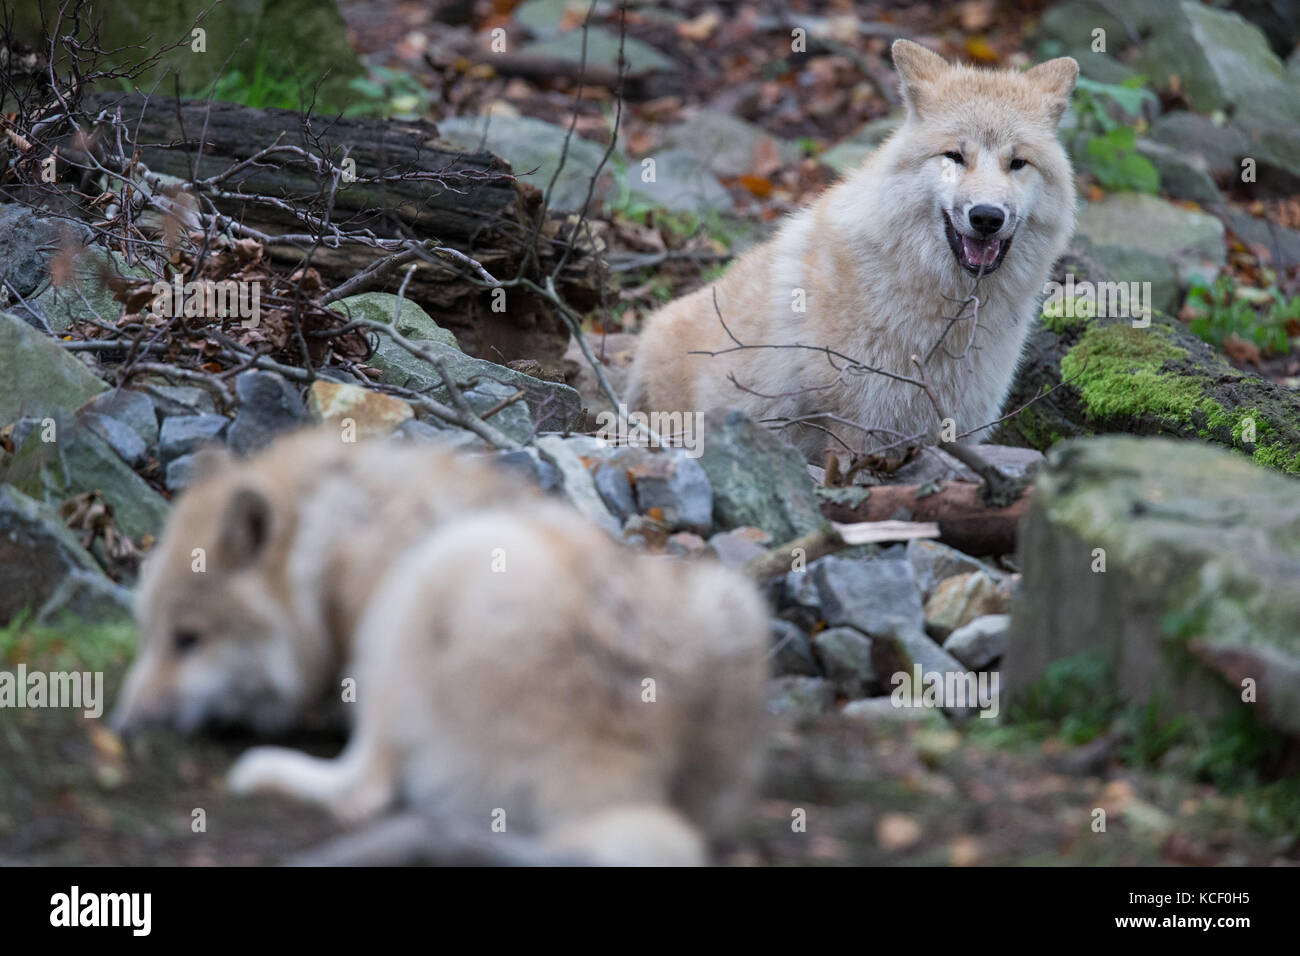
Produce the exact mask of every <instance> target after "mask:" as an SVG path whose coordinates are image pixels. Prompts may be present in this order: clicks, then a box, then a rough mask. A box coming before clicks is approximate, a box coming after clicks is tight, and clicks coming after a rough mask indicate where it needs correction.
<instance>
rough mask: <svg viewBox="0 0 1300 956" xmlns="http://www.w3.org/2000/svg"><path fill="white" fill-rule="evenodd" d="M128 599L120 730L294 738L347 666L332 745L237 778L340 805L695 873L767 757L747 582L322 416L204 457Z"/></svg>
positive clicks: (441, 456) (249, 787)
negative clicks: (349, 691) (247, 453)
mask: <svg viewBox="0 0 1300 956" xmlns="http://www.w3.org/2000/svg"><path fill="white" fill-rule="evenodd" d="M195 549H202V550H201V551H196V550H195ZM198 555H202V556H203V558H204V560H205V562H206V566H205V568H204V570H203V571H202V573H196V570H195V569H196V567H197V565H196V563H195V562H196V556H198ZM138 616H139V619H140V624H141V635H142V636H141V639H142V648H141V652H140V656H139V658H138V660H137V661H136V663H135V664H134V665H133V667H132V669H131V671H130V673H129V674H128V676H127V680H126V684H125V687H124V691H123V694H122V699H121V702H120V705H119V708H118V711H117V714H116V715H115V722H116V724H117V725H118V726H119V728H121V729H123V730H124V731H129V730H131V729H133V728H135V727H138V726H140V725H142V724H146V723H154V722H156V723H169V724H171V725H173V726H175V727H177V728H179V729H181V730H184V731H189V730H193V729H196V728H198V727H199V726H201V725H203V724H206V723H208V722H211V721H225V722H240V723H247V724H251V725H252V726H253V727H255V728H257V729H259V730H262V731H266V732H270V731H276V730H281V729H284V728H287V727H290V726H292V725H294V724H295V723H296V722H298V721H299V720H300V718H301V717H302V716H303V715H304V713H305V712H306V711H307V710H309V709H310V708H311V707H312V705H314V704H316V703H317V702H319V701H321V700H325V699H329V698H331V697H332V698H333V699H334V701H335V702H337V701H338V700H339V698H340V697H341V690H340V682H341V680H342V679H344V678H347V677H352V678H354V679H355V686H356V703H355V705H353V706H354V707H355V712H354V713H355V716H354V719H353V725H354V726H353V732H352V736H351V738H350V740H349V742H348V744H347V746H346V748H345V749H344V751H343V752H342V754H341V755H340V756H339V757H338V758H337V759H333V760H328V759H318V758H314V757H310V756H308V755H306V754H303V753H300V752H298V751H294V750H289V749H285V748H278V747H259V748H255V749H253V750H251V751H249V752H248V753H247V754H245V755H244V756H243V757H242V758H241V759H240V760H239V761H238V763H236V765H235V766H234V767H233V768H232V770H231V774H230V785H231V787H232V789H234V790H236V791H239V792H248V791H254V790H272V791H279V792H282V793H286V794H289V795H292V796H295V797H299V798H302V799H306V800H311V801H314V802H318V803H321V804H324V805H326V806H327V807H329V808H330V809H331V810H333V811H334V812H335V813H336V814H337V815H338V816H340V817H342V818H344V819H347V820H359V819H362V818H367V817H372V816H375V815H377V814H379V813H380V812H381V811H383V810H385V809H387V808H388V807H390V806H391V805H393V804H395V803H397V802H398V801H399V800H404V801H405V802H406V803H408V804H410V805H411V806H412V807H414V808H417V809H418V808H419V807H421V806H425V807H431V808H433V807H436V808H437V810H438V812H439V814H440V815H441V816H442V817H443V818H444V819H455V820H457V821H458V822H461V823H463V824H465V826H466V827H481V828H482V832H484V833H488V832H490V831H491V827H492V824H493V822H494V815H495V817H501V816H502V814H504V820H505V822H506V826H507V828H508V830H509V832H510V833H521V834H535V835H537V836H538V837H539V838H540V840H541V843H542V844H543V845H544V846H545V847H547V848H548V849H553V850H555V851H557V852H560V853H572V854H578V855H580V856H582V857H585V858H587V859H590V860H594V861H597V862H602V863H654V864H695V863H702V862H705V860H706V839H707V837H708V836H710V835H713V834H716V833H718V832H720V831H721V830H723V829H725V828H726V827H727V825H728V824H734V823H735V822H737V820H738V819H739V818H740V816H741V814H742V811H743V806H744V803H745V799H746V797H747V795H748V793H749V792H750V790H751V788H752V785H753V783H754V780H755V777H756V774H757V770H758V763H759V758H758V754H759V730H760V723H761V716H762V714H761V712H762V700H763V689H764V678H765V675H766V667H765V660H764V654H765V651H766V646H767V616H766V611H765V608H764V606H763V603H762V601H761V599H760V598H759V596H758V594H757V591H756V590H755V589H754V587H753V586H752V585H751V584H749V583H748V582H747V581H746V580H745V579H743V578H742V577H740V576H739V575H738V574H736V573H734V572H731V571H728V570H726V569H725V568H723V567H721V566H720V565H714V564H708V563H694V564H689V565H687V564H684V563H680V562H676V561H672V560H669V559H662V558H651V557H646V556H637V555H635V554H633V553H632V552H630V551H627V550H625V549H624V548H623V547H621V546H620V545H619V544H617V543H616V542H615V541H613V540H612V539H610V538H609V537H608V536H606V535H605V534H604V533H603V532H601V531H600V530H598V529H596V528H594V527H592V526H591V525H589V524H587V523H586V522H585V521H584V520H583V519H582V518H581V517H580V516H579V515H578V514H577V513H576V512H574V511H573V510H572V509H571V508H569V507H568V506H567V505H565V504H563V503H561V502H558V501H555V500H553V499H549V498H546V497H545V496H543V495H541V494H540V493H537V492H535V491H532V490H530V489H525V488H521V487H520V486H519V484H518V483H517V482H516V481H514V480H511V479H510V478H509V477H508V476H506V475H503V474H501V473H499V472H498V471H496V470H495V469H493V468H491V467H490V466H488V465H486V464H484V463H480V462H476V461H473V460H470V459H466V458H461V457H454V456H452V455H449V454H446V453H443V452H440V451H437V450H434V449H430V448H427V447H425V448H419V447H413V446H404V445H401V444H398V443H395V442H372V443H363V444H362V445H360V446H357V445H348V444H345V443H343V442H342V441H341V440H340V439H339V437H338V435H337V433H336V432H328V433H327V432H324V431H321V432H314V433H305V434H301V435H298V436H292V437H289V438H286V439H282V440H281V441H279V442H278V443H276V444H275V445H273V446H272V447H271V448H270V449H268V450H267V451H266V452H264V453H263V454H262V455H260V456H259V457H257V458H255V459H253V460H250V461H248V462H246V463H237V462H234V461H232V460H220V461H216V462H210V463H209V464H208V466H207V468H206V473H204V474H202V475H200V477H199V478H198V479H197V480H196V482H195V483H194V484H193V485H192V486H191V487H190V488H189V489H187V491H186V492H185V494H184V495H183V496H182V497H181V498H180V500H179V501H178V503H177V505H176V507H175V510H174V511H173V513H172V516H171V519H170V521H169V523H168V526H167V529H166V532H165V533H164V535H163V537H162V539H161V541H160V542H159V544H158V546H157V547H156V548H155V549H154V552H153V553H152V554H151V555H150V558H149V560H148V562H147V564H146V569H145V572H144V575H143V579H142V584H141V588H140V593H139V596H138Z"/></svg>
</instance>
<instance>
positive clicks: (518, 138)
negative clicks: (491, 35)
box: [438, 115, 614, 212]
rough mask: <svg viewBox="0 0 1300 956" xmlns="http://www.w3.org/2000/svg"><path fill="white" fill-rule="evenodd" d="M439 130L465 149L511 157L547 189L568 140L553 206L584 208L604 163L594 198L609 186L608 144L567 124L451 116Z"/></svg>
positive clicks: (522, 176) (526, 177)
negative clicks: (573, 131)
mask: <svg viewBox="0 0 1300 956" xmlns="http://www.w3.org/2000/svg"><path fill="white" fill-rule="evenodd" d="M438 135H439V136H440V137H441V138H442V139H445V140H446V141H447V142H449V143H452V144H453V145H455V146H459V147H460V148H461V149H464V150H466V151H470V152H473V151H478V150H481V149H487V150H490V151H491V152H493V153H495V154H496V155H498V156H500V157H502V158H504V159H506V160H507V161H509V163H510V165H511V168H512V169H513V170H514V172H515V174H516V175H517V176H518V177H519V181H520V182H523V183H527V184H528V185H530V186H535V187H536V188H537V189H538V190H539V191H541V192H542V194H543V195H545V193H546V190H547V187H548V186H549V185H550V182H551V178H552V177H553V176H555V174H556V169H557V168H558V167H559V159H560V155H561V153H562V152H563V151H564V148H565V140H566V139H567V140H568V153H567V155H566V156H565V161H564V167H563V169H562V170H560V175H559V178H558V179H557V180H556V181H555V187H554V191H553V192H552V194H551V207H552V208H554V209H565V210H572V211H574V212H580V211H581V206H582V204H583V202H584V201H585V200H586V198H587V189H588V185H589V182H590V180H591V177H592V175H593V174H594V173H595V172H596V170H597V169H601V175H600V177H599V178H598V179H597V184H596V190H595V192H594V193H593V198H594V199H595V200H596V201H597V202H602V201H603V200H604V199H605V198H606V197H607V196H608V195H609V194H610V192H611V187H612V184H613V181H614V180H613V170H612V169H611V168H610V164H609V163H606V164H605V165H604V167H601V161H602V159H603V158H604V155H605V149H604V147H603V146H601V145H600V144H598V143H593V142H591V141H590V140H585V139H583V138H582V137H581V136H578V135H573V136H569V131H568V129H567V128H566V127H562V126H555V125H552V124H551V123H547V122H544V121H543V120H539V119H533V118H532V117H528V116H498V115H494V116H492V117H491V121H490V122H489V121H488V119H487V118H486V117H481V116H474V117H470V116H453V117H449V118H448V119H445V120H442V121H441V122H439V123H438Z"/></svg>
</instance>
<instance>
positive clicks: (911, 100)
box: [889, 40, 949, 114]
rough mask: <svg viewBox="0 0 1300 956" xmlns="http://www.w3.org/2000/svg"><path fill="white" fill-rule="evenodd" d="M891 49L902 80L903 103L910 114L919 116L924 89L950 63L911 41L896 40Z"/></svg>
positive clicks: (895, 67)
mask: <svg viewBox="0 0 1300 956" xmlns="http://www.w3.org/2000/svg"><path fill="white" fill-rule="evenodd" d="M889 49H890V53H891V55H892V56H893V58H894V69H896V70H897V71H898V75H899V78H900V82H899V84H898V86H899V90H900V91H901V92H902V94H903V102H904V103H906V104H907V111H908V112H909V113H912V114H917V113H919V112H920V102H921V99H922V95H921V94H922V92H923V90H924V88H925V87H926V86H929V85H930V84H931V83H933V82H934V81H935V80H937V79H938V78H939V77H940V76H942V75H943V73H944V72H945V71H946V70H948V69H949V66H948V61H947V60H945V59H944V58H943V57H941V56H940V55H939V54H937V53H931V52H930V51H929V50H927V49H926V48H925V47H923V46H921V44H919V43H913V42H912V41H911V40H895V41H894V45H893V46H892V47H890V48H889Z"/></svg>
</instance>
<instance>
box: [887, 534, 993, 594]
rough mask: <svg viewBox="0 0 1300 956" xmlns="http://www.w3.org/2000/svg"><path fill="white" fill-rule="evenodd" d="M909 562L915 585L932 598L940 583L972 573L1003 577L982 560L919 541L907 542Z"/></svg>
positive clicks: (943, 545) (928, 542)
mask: <svg viewBox="0 0 1300 956" xmlns="http://www.w3.org/2000/svg"><path fill="white" fill-rule="evenodd" d="M906 553H907V560H908V562H909V563H910V564H911V565H912V570H913V572H915V574H916V584H917V586H918V587H919V588H920V589H921V594H922V595H923V596H924V597H929V596H930V592H932V591H933V590H934V588H935V585H937V584H938V583H939V582H940V581H943V580H945V579H947V578H951V577H955V576H956V575H958V574H967V573H969V572H971V571H984V572H986V573H988V574H990V575H992V576H993V577H995V578H1001V577H1002V572H1000V571H998V570H996V569H995V568H991V567H989V565H987V564H985V563H984V562H983V561H980V560H978V559H976V558H972V557H971V556H970V555H968V554H963V553H962V552H961V551H958V550H957V549H956V548H952V547H949V546H948V545H946V544H941V543H940V542H938V541H930V540H928V539H924V538H917V539H914V540H912V541H909V542H907V552H906Z"/></svg>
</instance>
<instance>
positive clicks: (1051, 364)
mask: <svg viewBox="0 0 1300 956" xmlns="http://www.w3.org/2000/svg"><path fill="white" fill-rule="evenodd" d="M1090 265H1091V267H1092V268H1093V269H1094V275H1095V274H1096V272H1095V263H1091V264H1090V263H1088V262H1086V261H1081V262H1075V263H1071V264H1069V265H1068V266H1067V267H1068V268H1071V269H1075V268H1077V269H1080V270H1087V269H1088V268H1089V267H1090ZM1078 275H1079V272H1076V276H1078ZM1089 278H1092V276H1089ZM1093 281H1097V280H1095V279H1094V280H1093ZM1069 311H1070V310H1057V309H1049V312H1048V314H1045V315H1044V316H1043V317H1042V319H1041V321H1040V322H1039V323H1038V325H1037V326H1036V327H1035V328H1034V329H1033V330H1032V331H1031V333H1030V335H1029V340H1028V343H1027V345H1026V350H1025V359H1024V361H1023V363H1022V365H1021V368H1020V371H1019V373H1018V375H1017V377H1016V380H1015V382H1014V383H1013V385H1012V390H1011V394H1010V396H1009V397H1008V399H1007V403H1006V407H1007V408H1008V409H1015V408H1019V407H1021V406H1023V405H1025V404H1026V403H1028V402H1030V401H1031V400H1032V399H1033V398H1034V397H1035V396H1036V395H1038V394H1039V393H1040V391H1044V390H1046V389H1049V388H1053V387H1054V386H1057V385H1059V386H1060V387H1059V388H1056V389H1055V390H1054V391H1052V392H1051V393H1050V394H1048V395H1046V396H1045V397H1043V398H1041V399H1039V400H1038V401H1036V402H1034V403H1033V404H1032V405H1030V406H1029V407H1028V408H1025V409H1024V411H1022V412H1021V413H1020V414H1019V415H1016V416H1014V417H1013V418H1011V419H1009V420H1008V421H1007V422H1005V423H1003V424H1002V425H1001V426H1000V427H999V429H998V430H997V433H996V435H995V437H994V438H993V440H994V441H1000V442H1003V443H1006V444H1013V445H1026V446H1028V447H1031V448H1037V449H1039V450H1040V451H1046V450H1047V449H1048V448H1050V447H1051V446H1052V445H1054V444H1055V443H1056V442H1058V441H1061V440H1062V439H1066V438H1077V437H1080V436H1084V435H1093V434H1109V433H1116V432H1123V433H1129V434H1136V435H1165V436H1168V437H1174V438H1195V439H1200V440H1202V441H1207V442H1211V443H1214V444H1219V445H1224V446H1226V447H1228V448H1232V449H1235V450H1236V451H1238V452H1240V453H1241V454H1243V455H1246V456H1249V457H1252V458H1254V460H1255V461H1256V462H1257V463H1259V464H1261V465H1264V466H1266V467H1269V468H1273V469H1275V470H1278V471H1282V472H1286V473H1289V474H1300V401H1298V400H1297V398H1296V395H1295V393H1294V392H1293V391H1291V390H1290V389H1287V388H1285V387H1283V386H1281V385H1278V384H1276V383H1274V382H1271V381H1268V380H1267V379H1263V378H1259V377H1257V376H1253V375H1249V374H1246V373H1244V372H1241V371H1239V370H1238V369H1236V368H1234V367H1233V366H1232V365H1231V364H1230V363H1229V362H1228V361H1227V360H1226V359H1225V358H1224V357H1223V356H1222V355H1221V354H1220V353H1219V352H1218V351H1216V350H1215V349H1214V348H1213V347H1212V346H1210V345H1208V344H1207V343H1206V342H1204V341H1202V340H1201V339H1200V338H1199V337H1198V336H1196V335H1195V334H1194V333H1193V332H1192V331H1191V330H1190V329H1189V328H1187V326H1185V325H1183V324H1182V323H1181V322H1178V321H1177V320H1176V319H1174V318H1172V317H1170V316H1167V315H1164V314H1162V313H1159V312H1156V313H1155V314H1154V315H1153V316H1152V318H1151V323H1150V325H1149V326H1147V327H1145V328H1135V327H1134V326H1133V323H1132V321H1131V320H1128V319H1105V318H1102V319H1098V318H1093V317H1089V316H1086V315H1085V316H1078V315H1074V316H1070V315H1068V312H1069ZM1062 379H1065V384H1061V382H1062Z"/></svg>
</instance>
